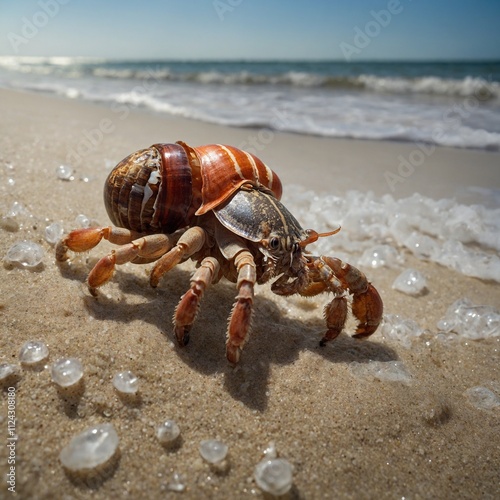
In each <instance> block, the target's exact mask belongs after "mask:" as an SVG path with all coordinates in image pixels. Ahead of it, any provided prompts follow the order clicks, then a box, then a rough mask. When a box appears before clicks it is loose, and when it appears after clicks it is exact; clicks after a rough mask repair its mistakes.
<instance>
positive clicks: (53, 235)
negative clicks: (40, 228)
mask: <svg viewBox="0 0 500 500" xmlns="http://www.w3.org/2000/svg"><path fill="white" fill-rule="evenodd" d="M63 234H64V228H63V226H62V224H61V223H60V222H53V223H52V224H49V225H48V226H46V228H45V240H46V241H47V242H48V243H50V244H51V245H55V244H56V243H57V242H58V241H59V240H60V239H61V238H62V236H63Z"/></svg>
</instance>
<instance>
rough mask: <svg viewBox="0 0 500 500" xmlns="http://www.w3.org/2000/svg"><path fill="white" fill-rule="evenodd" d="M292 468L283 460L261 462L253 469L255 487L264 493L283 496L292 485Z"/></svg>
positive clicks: (274, 459) (275, 459)
mask: <svg viewBox="0 0 500 500" xmlns="http://www.w3.org/2000/svg"><path fill="white" fill-rule="evenodd" d="M292 472H293V471H292V466H291V464H290V463H289V462H288V461H287V460H284V459H283V458H273V459H270V460H262V461H261V462H259V463H258V464H257V466H256V467H255V472H254V476H255V481H256V482H257V486H258V487H259V488H260V489H261V490H262V491H265V492H266V493H270V494H271V495H275V496H280V495H284V494H285V493H287V492H288V491H290V488H291V487H292V484H293V475H292Z"/></svg>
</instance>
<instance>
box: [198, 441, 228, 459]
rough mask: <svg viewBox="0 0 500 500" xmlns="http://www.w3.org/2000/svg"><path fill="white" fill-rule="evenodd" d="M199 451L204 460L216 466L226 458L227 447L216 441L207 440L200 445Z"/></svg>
mask: <svg viewBox="0 0 500 500" xmlns="http://www.w3.org/2000/svg"><path fill="white" fill-rule="evenodd" d="M199 450H200V455H201V456H202V457H203V459H204V460H206V461H207V462H209V463H211V464H217V463H219V462H222V460H224V459H225V458H226V455H227V451H228V447H227V445H225V444H224V443H222V442H221V441H218V440H216V439H207V440H205V441H202V442H201V443H200V447H199Z"/></svg>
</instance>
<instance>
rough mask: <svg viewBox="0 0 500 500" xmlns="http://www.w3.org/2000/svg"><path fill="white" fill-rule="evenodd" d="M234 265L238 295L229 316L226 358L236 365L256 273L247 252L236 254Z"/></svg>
mask: <svg viewBox="0 0 500 500" xmlns="http://www.w3.org/2000/svg"><path fill="white" fill-rule="evenodd" d="M234 264H235V266H236V270H237V272H238V281H237V288H238V295H237V296H236V302H235V304H234V306H233V310H232V311H231V315H230V316H229V325H228V328H227V341H226V357H227V359H228V361H229V362H230V363H233V364H236V363H237V362H238V361H239V359H240V354H241V351H242V349H243V345H244V344H245V342H246V340H247V336H248V331H249V330H250V323H251V319H252V311H253V296H254V286H255V282H256V281H257V272H256V268H255V262H254V259H253V256H252V254H251V253H250V252H249V251H248V250H243V251H241V252H240V253H238V254H237V255H236V257H235V259H234Z"/></svg>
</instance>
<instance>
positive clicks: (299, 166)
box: [0, 91, 500, 499]
mask: <svg viewBox="0 0 500 500" xmlns="http://www.w3.org/2000/svg"><path fill="white" fill-rule="evenodd" d="M0 103H1V107H0V109H1V113H2V116H1V121H0V127H1V134H0V167H1V168H0V176H1V177H0V190H1V200H0V211H2V212H5V210H7V209H8V207H10V205H11V204H12V203H13V202H14V201H18V202H21V203H22V204H23V205H25V206H26V207H27V208H28V209H29V210H30V212H31V213H32V214H34V215H35V218H34V219H33V223H32V224H30V225H29V226H28V227H23V228H22V229H20V230H19V231H17V232H8V231H5V230H0V234H1V240H0V255H1V256H4V255H5V254H6V252H7V250H8V248H9V247H10V246H11V245H12V244H13V243H15V242H17V241H19V240H22V239H32V240H35V241H37V242H39V243H40V244H41V245H42V246H43V247H44V249H45V250H46V255H45V259H44V262H43V266H41V268H39V269H37V270H36V271H34V272H30V271H28V270H25V269H19V268H13V269H12V268H9V267H6V266H2V267H1V268H0V362H13V363H18V353H19V349H20V347H21V346H22V344H23V343H24V342H26V341H28V340H43V341H44V342H46V343H47V345H48V346H49V349H50V358H49V364H50V363H52V362H53V361H55V360H56V359H58V358H60V357H66V356H73V357H78V358H79V359H80V360H81V361H82V363H83V366H84V370H85V375H84V386H83V387H81V388H80V391H79V392H78V393H77V394H65V393H61V392H58V390H56V388H55V386H54V385H53V384H52V382H51V380H50V370H49V369H43V370H39V371H38V370H32V369H26V368H23V369H22V370H21V376H20V377H19V379H18V381H17V383H15V387H16V418H17V433H18V436H19V440H18V441H17V449H16V453H17V457H16V491H17V494H18V498H96V499H105V498H134V499H135V498H160V497H168V498H170V497H172V498H173V497H175V496H176V495H178V497H179V498H246V497H250V496H257V497H260V496H261V493H260V490H258V488H257V487H256V484H255V481H254V479H253V469H254V467H255V465H256V463H257V462H258V461H259V460H260V459H261V457H262V452H263V450H264V449H265V448H266V446H267V445H268V443H269V442H270V441H274V442H275V443H276V447H277V449H278V452H279V454H280V456H282V457H284V458H286V459H288V460H289V461H290V462H291V463H292V464H293V467H294V486H293V489H292V492H291V494H290V497H291V498H308V499H309V498H356V499H357V498H403V497H404V498H412V499H416V498H498V497H499V495H500V472H499V471H500V440H499V438H498V436H499V431H500V411H498V410H491V411H485V410H479V409H477V408H475V407H473V406H471V405H470V404H469V403H468V402H467V400H466V398H465V397H464V394H463V393H464V391H465V390H466V389H468V388H470V387H474V386H479V385H481V386H488V387H490V388H491V387H496V388H497V389H498V387H499V384H500V376H499V359H500V355H499V351H500V342H499V339H498V338H497V339H495V340H488V341H481V342H468V343H466V344H464V343H462V344H456V345H452V346H450V345H444V344H442V343H440V342H438V341H436V340H435V339H434V337H433V335H435V333H436V326H435V325H436V321H437V320H438V319H439V318H440V317H442V316H443V314H444V312H445V310H446V308H447V307H448V306H449V305H450V304H451V303H452V302H453V301H454V300H456V299H458V298H460V297H463V296H469V297H470V298H471V299H473V301H474V302H475V303H477V304H490V305H493V306H495V307H497V308H499V307H500V294H499V291H498V285H497V284H495V283H492V282H489V283H488V282H484V281H480V280H476V279H472V278H467V277H464V276H462V275H459V274H457V273H456V272H454V271H451V270H448V269H445V268H443V267H440V266H438V265H435V264H432V263H426V262H421V261H417V260H416V259H412V258H410V257H408V263H409V265H412V266H414V267H416V268H417V269H419V270H421V271H422V272H424V273H425V274H426V275H427V276H428V278H429V279H428V281H429V283H428V288H429V293H428V294H427V295H424V296H422V297H419V298H412V297H409V296H406V295H402V294H401V293H398V292H395V291H394V290H392V289H391V283H392V281H393V280H394V278H395V277H396V276H397V274H398V273H399V271H398V270H395V269H377V270H373V271H370V278H371V279H372V281H373V282H374V284H375V285H376V286H377V288H378V289H379V291H380V292H381V295H382V297H383V299H384V303H385V311H386V312H387V313H393V314H400V315H402V316H403V317H407V318H413V319H415V320H417V321H418V322H419V323H420V325H421V326H422V327H424V328H427V329H429V334H428V336H427V339H428V342H427V343H425V342H423V341H418V342H416V343H414V346H413V348H412V349H405V348H403V347H402V346H400V345H399V344H397V343H396V344H395V343H392V344H391V343H390V342H388V341H386V340H385V339H383V338H382V336H381V334H380V332H377V333H376V334H375V335H373V337H372V338H371V339H370V340H369V341H365V342H358V341H355V340H353V339H351V338H350V337H349V336H347V335H342V336H341V337H340V338H339V339H338V340H337V341H336V342H335V343H332V344H331V345H328V346H327V347H326V348H324V349H320V348H319V347H318V340H319V338H320V336H321V332H322V330H323V323H322V318H321V316H322V314H321V311H322V306H323V304H324V303H325V301H326V297H321V296H320V297H318V298H317V299H314V300H305V299H300V298H298V299H293V300H285V299H283V298H279V297H276V296H274V295H273V294H271V292H270V290H269V287H267V286H260V287H258V289H257V297H256V300H255V310H256V314H255V320H254V323H253V330H252V334H251V338H250V341H249V342H248V344H247V345H246V348H245V350H244V353H243V356H242V359H241V362H240V365H239V366H238V367H237V368H236V369H234V368H231V367H230V366H228V364H227V362H226V359H225V355H224V333H225V328H226V321H227V320H226V318H227V315H228V313H229V311H230V308H231V304H232V301H233V297H234V286H233V285H232V284H230V283H227V282H226V283H220V284H219V285H217V286H216V287H214V288H212V289H211V290H209V292H207V294H206V297H205V300H204V302H203V306H202V308H201V311H200V314H199V317H198V322H197V324H196V325H195V327H194V328H193V331H192V336H191V343H190V344H189V346H188V347H187V348H186V349H184V350H182V351H180V350H179V349H177V347H176V346H175V345H174V344H173V342H172V336H171V316H172V313H173V310H174V308H175V305H176V303H177V301H178V298H179V296H180V295H181V294H182V293H183V292H184V290H185V289H186V287H187V286H188V283H189V277H190V273H191V271H192V269H193V266H192V265H191V264H190V263H186V264H183V265H182V266H179V268H178V269H175V270H174V271H172V272H171V273H170V275H168V277H166V278H165V279H164V280H163V281H162V282H161V284H160V286H159V288H158V289H156V290H153V289H151V288H150V287H149V284H148V279H147V275H146V273H145V269H146V267H148V266H133V265H125V266H122V267H121V268H120V269H119V270H118V272H117V273H116V275H115V277H114V279H113V282H112V283H111V284H109V285H106V287H104V289H103V291H102V293H101V295H100V296H99V298H98V299H94V298H93V297H91V296H90V295H89V294H88V292H87V291H86V288H85V286H84V280H85V277H86V274H87V273H88V271H89V269H90V268H91V264H92V263H93V262H95V260H96V258H97V257H98V256H101V255H103V254H104V253H105V252H106V251H107V249H109V248H110V247H109V245H108V244H107V243H104V244H102V245H101V246H100V247H99V248H98V249H96V250H94V251H93V252H92V253H91V255H90V257H89V259H88V261H85V260H84V259H82V258H76V259H75V260H74V261H73V263H72V264H69V265H62V266H58V265H56V263H55V262H54V257H53V249H52V248H51V247H50V245H49V244H47V243H46V242H45V240H44V238H43V229H44V226H45V219H46V218H47V219H49V220H50V221H56V220H61V221H63V223H64V227H65V228H66V229H70V228H72V227H73V226H74V219H75V216H76V215H77V214H79V213H84V214H86V215H87V216H89V217H91V218H92V219H95V220H97V221H98V222H99V223H101V224H107V223H108V222H107V216H106V213H105V209H104V206H103V203H102V194H101V193H102V185H103V182H104V179H105V177H106V175H107V173H108V169H109V168H110V166H111V164H114V163H116V162H117V161H119V160H120V159H121V158H123V157H124V156H126V155H127V154H129V153H130V152H132V151H134V150H136V149H140V148H142V147H147V146H149V145H150V144H153V143H155V142H173V141H175V140H179V139H182V140H185V141H186V142H188V143H190V144H193V145H198V144H207V143H211V142H223V143H227V144H233V145H236V146H238V145H241V144H242V143H244V142H245V141H247V142H248V141H249V140H251V137H252V136H255V135H256V134H257V133H258V131H256V130H250V129H231V128H226V127H221V126H215V125H207V124H201V123H198V122H192V121H189V120H183V119H178V118H170V117H165V116H159V115H152V114H148V113H145V112H140V111H136V110H127V113H126V112H125V110H124V109H122V110H115V111H113V110H111V109H109V108H105V107H99V106H96V105H92V104H88V103H81V102H72V101H66V100H60V99H57V98H51V97H46V96H41V95H33V94H21V93H16V92H10V91H1V92H0ZM125 114H126V115H127V116H125ZM103 119H105V120H107V121H105V122H102V120H103ZM103 125H104V126H103ZM99 127H101V133H102V140H99V141H97V144H96V145H95V147H93V148H92V150H90V151H86V154H85V155H84V157H83V161H82V162H81V163H79V164H75V166H76V168H77V173H76V176H77V179H76V180H75V181H73V182H63V181H60V180H58V179H57V178H56V175H55V168H56V167H57V166H58V165H59V164H61V163H65V162H66V161H67V155H68V152H70V151H71V150H75V151H77V150H78V148H80V153H82V152H83V149H85V144H84V141H85V138H86V136H88V134H92V132H93V131H94V134H95V135H94V137H98V134H97V132H95V131H96V130H97V129H98V128H99ZM102 130H105V131H104V132H102ZM86 131H87V133H86ZM269 137H270V136H269V135H267V136H266V140H268V139H269ZM271 139H272V140H270V142H269V144H263V143H262V142H261V143H260V144H258V146H259V148H261V149H262V150H261V151H259V156H260V157H261V158H262V159H263V160H264V161H266V163H268V164H269V165H271V166H273V168H275V170H277V171H278V172H279V174H280V176H281V177H282V179H283V182H284V186H285V189H286V186H287V184H290V183H294V184H301V185H304V186H305V187H307V188H311V189H314V190H315V191H317V192H318V193H321V192H332V193H335V194H341V193H342V192H343V191H345V190H347V189H358V190H361V191H368V190H374V191H375V193H376V194H377V195H382V194H384V193H390V192H391V191H390V189H389V186H388V184H387V182H386V179H385V177H384V173H385V172H386V171H388V170H392V171H393V172H397V166H398V161H399V160H398V157H399V156H400V155H403V156H404V157H406V158H408V156H409V155H410V154H411V153H412V151H414V150H415V149H416V147H417V146H416V145H414V144H405V143H387V142H361V141H349V140H345V141H344V140H332V139H321V138H314V137H302V136H299V135H291V134H274V136H273V137H272V138H271ZM499 160H500V155H499V154H498V153H488V152H479V151H465V150H464V151H462V150H453V149H447V148H437V149H436V150H435V151H433V152H432V154H430V155H429V156H428V157H427V158H426V160H425V162H424V164H423V165H422V166H421V167H420V168H417V169H416V170H415V172H414V174H413V175H411V176H409V177H408V178H405V180H404V182H402V183H399V184H398V185H397V188H396V191H395V192H394V193H393V195H394V196H397V197H405V196H408V195H409V194H411V193H413V192H415V191H418V192H421V193H422V194H425V195H428V196H432V197H450V196H453V195H454V194H455V193H456V192H457V190H460V189H461V188H462V187H465V186H468V185H475V186H483V187H496V188H498V187H499V186H500V181H499V176H500V174H499V166H500V161H499ZM6 162H8V163H11V164H12V165H13V167H14V169H13V171H12V172H9V171H8V170H7V169H6V168H4V165H5V163H6ZM106 165H107V167H106ZM81 176H83V177H88V182H84V181H81V180H79V178H80V177H81ZM8 177H12V178H13V179H14V180H15V184H14V185H13V186H9V185H8V182H7V178H8ZM296 215H297V216H298V218H299V219H300V214H296ZM368 360H379V361H387V360H401V361H402V362H403V363H404V364H405V366H406V367H407V369H408V370H409V372H410V373H411V374H412V375H413V381H412V383H410V384H409V385H405V384H402V383H395V382H392V383H391V382H380V381H377V380H374V379H367V380H364V379H361V378H358V377H356V376H354V375H353V374H352V372H351V370H350V362H352V361H358V362H361V363H363V362H367V361H368ZM122 370H132V371H133V372H134V373H135V374H136V375H138V377H139V378H140V383H141V385H140V396H139V397H138V398H136V399H135V400H124V399H122V398H120V397H119V396H118V395H117V393H116V392H115V391H114V389H113V387H112V384H111V379H112V377H113V375H114V374H115V373H117V372H118V371H122ZM12 383H13V382H10V383H8V384H7V386H6V387H8V386H9V385H12ZM495 384H496V386H495ZM6 394H7V392H6V389H4V391H3V393H2V410H1V413H0V415H1V416H0V423H1V425H2V430H1V435H2V436H3V438H2V439H3V443H4V444H5V443H6V436H7V421H6V419H5V415H6ZM167 418H172V419H175V420H176V421H177V422H178V424H179V426H180V428H181V432H182V441H181V443H180V446H179V447H178V448H177V449H175V450H173V451H168V450H165V449H164V448H162V446H161V445H160V444H159V443H158V441H157V439H156V437H155V427H156V426H157V425H158V424H159V423H161V422H162V421H163V420H165V419H167ZM102 422H111V423H112V424H113V425H114V426H115V428H116V430H117V432H118V434H119V436H120V445H119V450H120V452H119V456H118V457H117V460H116V461H115V463H114V464H113V466H112V467H111V468H110V469H109V470H107V471H106V473H105V474H103V475H101V476H99V475H98V476H97V477H92V476H91V477H89V478H87V480H86V481H82V480H80V479H79V478H77V477H74V476H72V475H71V474H68V473H66V472H65V471H64V469H63V467H62V466H61V463H60V462H59V458H58V457H59V453H60V451H61V449H62V447H63V446H64V445H65V444H66V443H67V442H68V441H69V440H70V438H71V437H72V436H74V435H75V434H77V433H79V432H80V431H82V430H84V429H86V428H88V427H89V426H91V425H93V424H97V423H102ZM215 437H217V438H219V439H221V440H222V441H224V442H225V443H227V444H228V445H229V458H228V464H227V467H226V468H225V469H224V470H222V471H214V470H213V469H211V468H210V467H209V465H208V464H206V463H205V462H203V461H202V459H201V458H200V455H199V452H198V445H199V443H200V441H201V440H203V439H207V438H215ZM4 444H2V446H1V447H0V464H1V465H0V470H1V471H2V484H1V489H0V491H1V492H2V493H1V494H0V496H2V497H6V496H5V495H6V493H8V492H6V482H5V481H4V477H5V476H4V473H5V471H6V470H7V469H6V468H7V465H6V464H7V451H8V450H7V448H6V446H4ZM174 472H177V473H179V474H181V475H182V476H183V479H184V483H185V485H186V489H185V491H184V492H183V493H172V492H168V490H167V484H168V483H169V482H170V480H171V477H172V475H173V473H174Z"/></svg>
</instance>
